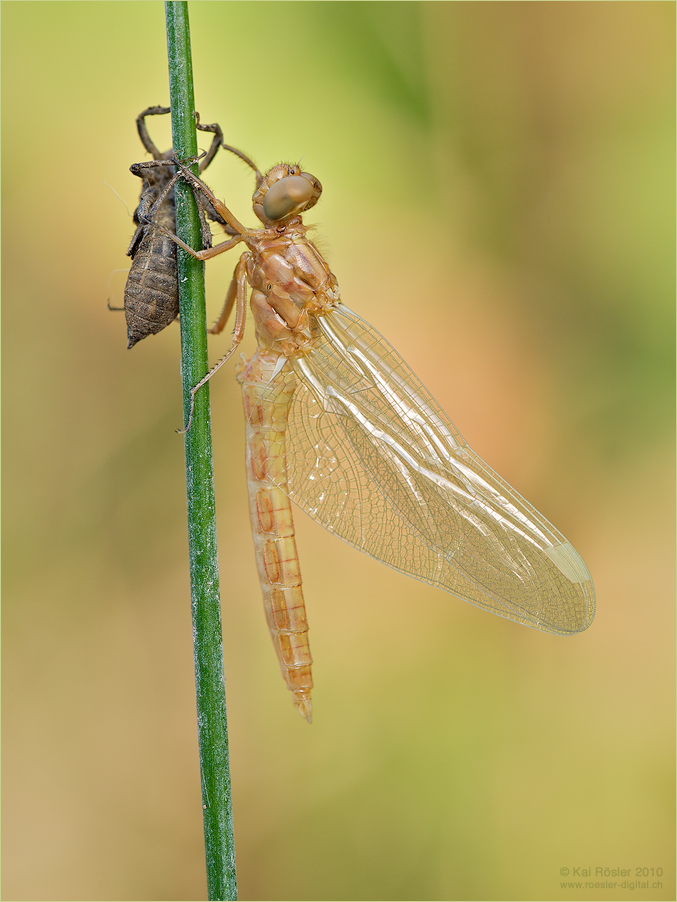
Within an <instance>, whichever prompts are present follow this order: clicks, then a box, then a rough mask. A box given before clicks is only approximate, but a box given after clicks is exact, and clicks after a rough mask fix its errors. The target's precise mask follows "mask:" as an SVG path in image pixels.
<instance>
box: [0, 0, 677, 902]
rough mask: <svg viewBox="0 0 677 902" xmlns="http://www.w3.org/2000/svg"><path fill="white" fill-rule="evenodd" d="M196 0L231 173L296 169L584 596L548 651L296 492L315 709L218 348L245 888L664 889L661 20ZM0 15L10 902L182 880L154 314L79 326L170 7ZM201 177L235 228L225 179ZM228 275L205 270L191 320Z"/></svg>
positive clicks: (172, 475) (670, 874) (171, 439)
mask: <svg viewBox="0 0 677 902" xmlns="http://www.w3.org/2000/svg"><path fill="white" fill-rule="evenodd" d="M190 14H191V26H192V39H193V52H194V68H195V78H196V97H197V106H198V109H199V110H200V112H201V114H202V117H203V121H207V122H211V121H214V120H218V121H219V122H220V123H221V124H222V125H223V127H224V130H225V132H226V135H227V140H229V141H230V142H231V143H233V144H235V145H237V146H240V147H242V148H243V149H245V150H246V151H247V152H248V153H250V154H251V155H252V156H253V157H254V158H255V159H256V160H257V161H258V162H259V165H260V166H262V167H267V166H269V165H272V164H273V163H275V162H278V161H279V160H281V159H285V158H291V159H294V160H296V159H298V158H299V157H303V165H304V166H305V167H306V168H308V169H309V170H310V171H311V172H313V173H315V174H316V175H317V176H318V177H319V178H320V179H321V181H322V183H323V185H324V187H325V194H324V197H323V199H322V201H321V203H320V205H319V206H318V208H317V209H316V210H313V215H312V216H311V217H309V218H310V219H311V220H314V221H316V222H318V223H319V225H320V234H321V236H322V241H323V242H324V243H323V245H322V246H323V248H324V249H325V250H326V253H327V256H328V259H329V260H330V263H331V265H332V268H333V270H334V272H335V273H336V275H337V276H338V279H339V282H340V285H341V289H342V293H343V297H344V299H345V300H346V302H347V303H348V304H349V306H351V307H352V308H353V309H355V310H357V311H359V312H360V313H361V314H362V315H363V316H364V317H365V318H366V319H368V320H369V321H370V322H372V323H373V324H374V325H375V326H376V327H377V328H378V329H379V330H380V331H382V332H383V333H384V334H385V335H386V336H387V337H388V338H389V339H390V340H391V341H392V343H393V344H394V345H395V346H396V347H397V348H398V349H399V350H400V352H401V353H402V354H403V356H404V357H405V359H406V360H407V361H408V362H409V363H410V364H411V365H412V367H413V368H414V370H415V371H416V372H418V373H419V375H420V376H421V377H422V378H423V381H424V382H425V383H426V384H427V385H428V386H429V387H430V389H431V390H432V391H433V394H434V395H435V396H436V397H437V399H438V400H439V401H440V402H441V403H442V405H443V406H444V407H445V409H446V410H447V411H448V412H449V413H450V415H451V417H452V419H453V420H454V422H455V423H456V424H457V426H458V427H459V428H460V430H461V432H462V433H463V435H464V436H465V437H466V438H467V439H468V441H469V442H470V444H471V445H472V446H473V447H474V448H475V449H476V450H477V451H478V452H479V453H480V454H481V455H482V457H484V458H485V459H486V460H487V461H488V462H489V463H490V464H491V466H492V467H494V468H495V469H496V470H497V471H498V472H499V473H500V474H501V475H502V476H504V477H505V478H506V479H507V480H508V481H509V482H510V483H512V484H513V485H514V486H515V487H516V488H517V489H518V490H519V491H520V492H521V493H522V494H523V495H525V496H526V497H527V498H528V499H529V500H530V501H532V502H533V503H534V504H535V505H536V507H538V508H539V509H540V510H542V511H543V512H544V513H545V514H546V516H548V518H549V519H551V520H552V521H553V522H554V523H555V524H556V525H557V526H558V528H560V529H561V530H562V531H563V532H564V533H565V535H566V536H567V537H568V538H570V539H571V541H572V542H573V543H574V544H575V546H576V547H577V548H578V549H579V550H580V551H581V553H582V554H583V556H584V558H585V560H586V562H587V563H588V565H589V567H590V570H591V571H592V573H593V576H594V579H595V584H596V588H597V593H598V613H597V618H596V620H595V622H594V624H593V626H592V627H591V628H590V630H589V631H588V632H587V633H585V634H583V635H580V636H576V637H574V638H572V639H561V638H556V637H551V636H547V635H545V634H541V633H537V632H535V631H532V630H528V629H525V628H524V627H521V626H517V625H514V624H511V623H509V622H507V621H504V620H500V619H499V618H497V617H492V616H489V615H487V614H485V613H483V612H481V611H479V610H477V609H474V608H472V607H470V606H468V605H465V604H463V603H462V602H460V601H457V600H455V599H453V598H452V597H450V596H448V595H446V594H445V593H442V592H439V591H435V590H433V589H431V588H429V587H427V586H425V585H423V584H418V583H416V582H414V581H412V580H409V579H406V578H405V577H403V576H401V575H399V574H396V573H394V572H392V571H390V570H388V569H387V568H385V567H383V566H381V565H379V564H377V563H376V562H374V561H372V560H370V559H368V558H366V557H364V556H363V555H360V554H359V553H358V552H356V551H354V550H353V549H351V548H349V547H347V546H346V545H344V544H343V543H341V542H340V541H338V540H337V539H335V538H333V537H332V536H330V535H329V534H328V533H325V532H324V531H323V530H322V529H320V528H319V527H317V526H316V525H315V524H313V523H312V522H310V521H309V520H308V519H307V518H306V517H305V516H304V515H302V514H299V515H298V518H297V519H298V523H297V528H298V544H299V548H300V554H301V563H302V566H303V571H304V577H305V587H306V599H307V604H308V608H309V617H310V623H311V628H312V629H311V640H312V648H313V653H314V657H315V661H316V664H315V680H316V690H315V692H314V704H315V715H316V717H315V723H314V724H313V725H312V727H308V726H307V724H305V723H304V722H303V721H302V720H301V718H299V716H298V715H297V714H296V713H295V712H294V710H293V708H292V705H291V700H290V698H289V693H288V692H287V691H286V689H285V688H284V685H283V683H282V681H281V679H280V676H279V672H278V668H277V663H276V661H275V659H274V655H273V651H272V648H271V646H270V640H269V637H268V635H267V630H266V627H265V624H264V619H263V615H262V612H261V609H260V608H261V602H260V597H259V589H258V585H257V580H256V569H255V564H254V556H253V551H252V546H251V538H250V535H249V526H248V518H247V503H246V490H245V477H244V466H243V429H242V416H241V410H240V399H239V392H238V387H237V385H236V383H235V381H234V379H233V374H232V368H227V370H228V371H223V372H221V373H220V375H219V377H218V378H217V379H215V380H214V382H213V383H212V404H213V421H214V444H215V452H216V493H217V505H218V525H219V547H220V558H221V574H222V584H223V592H222V594H223V623H224V633H225V637H224V644H225V659H226V663H225V669H226V680H227V693H228V717H229V726H230V735H231V767H232V773H233V798H234V809H235V827H236V841H237V861H238V870H239V878H240V891H241V898H243V899H296V900H302V899H318V900H334V899H362V900H371V899H394V900H399V899H454V900H456V899H473V900H474V899H490V900H494V899H516V900H522V899H525V900H526V899H631V898H632V899H639V898H642V899H673V898H674V892H675V888H674V836H673V797H674V796H673V789H672V783H673V720H674V718H673V635H674V634H673V516H672V508H673V450H672V431H673V403H672V399H673V357H674V354H673V282H674V276H673V273H674V268H673V250H674V228H673V155H674V96H673V95H674V90H673V85H674V51H673V46H674V21H673V19H674V5H673V4H671V3H662V2H638V3H635V2H618V3H617V2H607V3H566V2H565V3H560V2H552V3H550V2H544V3H541V2H534V3H529V2H528V3H510V2H507V3H490V2H486V3H485V2H468V3H445V2H440V3H407V2H403V3H389V2H383V3H354V2H353V3H315V2H304V3H287V2H279V3H267V2H260V3H254V2H252V3H239V2H233V3H229V2H202V3H200V2H195V3H191V4H190ZM2 34H3V47H2V50H3V70H2V86H3V95H2V101H3V158H2V162H3V175H4V178H3V182H2V188H3V201H4V204H3V214H4V215H3V239H4V247H3V250H4V253H3V289H4V291H3V308H4V329H3V339H4V341H3V350H4V356H3V363H4V367H3V375H4V380H3V387H4V414H5V415H4V480H3V486H4V520H3V525H4V540H5V541H4V565H5V574H4V575H5V580H4V589H5V591H4V682H3V689H4V761H3V763H4V784H3V803H4V831H3V840H4V856H3V865H4V872H3V877H4V890H3V897H4V898H5V899H13V900H29V899H30V900H33V899H41V900H58V899H71V900H79V899H96V900H99V899H102V900H103V899H106V900H108V899H170V900H171V899H194V898H204V896H205V881H204V862H203V851H202V824H201V801H200V790H199V776H198V769H197V743H196V726H195V717H194V689H193V674H192V650H191V627H190V603H189V586H188V573H187V560H186V557H187V556H186V527H185V517H184V507H185V498H184V492H185V489H184V484H183V478H184V477H183V449H182V442H181V439H180V438H179V437H178V436H176V435H175V433H174V428H175V427H177V426H179V425H180V423H181V400H180V383H179V372H178V358H177V354H178V348H179V333H178V328H177V327H176V326H172V327H171V328H169V329H167V330H166V331H165V332H164V333H162V334H161V335H160V336H157V337H155V338H151V339H149V340H147V341H144V342H143V343H142V344H140V345H138V346H137V347H135V348H134V349H133V351H127V350H126V340H125V327H124V322H123V317H122V315H121V314H116V313H110V312H108V310H107V309H106V300H107V298H108V297H112V299H113V301H114V302H117V303H119V302H120V299H121V292H122V287H123V284H124V275H123V274H121V273H114V272H113V271H114V270H116V269H119V268H120V267H124V266H126V265H127V262H128V261H127V258H126V257H125V255H124V252H125V250H126V247H127V244H128V242H129V238H130V235H131V233H132V223H131V220H130V216H129V210H132V209H133V207H134V205H135V203H136V200H137V197H138V188H139V183H138V181H137V179H135V178H134V177H132V176H131V175H130V174H129V173H128V171H127V170H128V166H129V165H130V163H132V162H134V161H137V160H140V159H143V158H144V155H143V153H142V151H141V148H140V145H139V142H138V138H137V136H136V133H135V128H134V118H135V116H136V115H137V113H138V112H139V111H140V110H142V109H143V108H144V107H145V106H147V105H150V104H164V103H166V102H167V101H168V90H167V73H166V52H165V38H164V13H163V5H162V4H161V3H159V2H152V3H145V2H142V3H125V2H101V3H84V2H82V3H61V2H53V3H51V2H50V3H41V2H35V3H31V2H6V3H3V5H2ZM152 128H153V134H154V135H155V136H157V140H158V143H159V144H161V145H162V146H163V147H164V146H168V144H169V138H168V129H167V128H166V126H164V125H161V124H159V123H157V124H156V123H152ZM202 143H203V144H204V141H203V142H202ZM209 180H210V183H211V184H212V185H213V186H214V188H215V190H216V191H217V193H218V194H220V195H221V196H224V197H226V198H227V199H228V200H229V201H230V202H231V204H232V207H233V208H234V211H235V212H236V214H237V215H238V216H240V217H241V218H244V219H245V221H246V222H249V221H250V220H251V215H249V217H248V214H247V210H248V197H249V195H250V192H251V189H252V180H251V177H250V175H249V174H248V173H247V171H246V169H245V168H244V167H243V166H242V164H241V163H238V162H237V161H236V160H234V159H228V158H226V157H225V155H224V156H223V157H222V158H220V159H217V161H216V162H215V163H214V165H213V167H212V168H211V169H210V170H209ZM116 195H119V197H118V196H116ZM120 198H122V199H124V202H125V203H126V205H127V207H128V209H125V204H124V203H123V202H122V201H121V199H120ZM233 264H234V260H233V259H227V258H220V259H219V260H217V261H214V262H213V263H212V264H211V265H210V267H209V273H208V289H209V297H208V304H209V306H210V310H209V315H210V317H214V316H216V313H217V310H218V308H219V305H220V303H221V300H222V298H223V295H224V293H225V288H226V283H227V281H228V279H229V277H230V273H231V272H232V268H233ZM111 273H113V275H112V277H111ZM109 279H110V283H109ZM225 346H226V339H224V338H221V339H216V340H214V341H213V345H212V356H213V357H214V358H215V357H216V356H217V355H219V354H220V353H221V352H222V350H223V349H224V348H225ZM576 867H579V868H581V867H582V868H588V867H590V868H592V869H593V870H592V876H593V879H595V868H597V867H601V868H605V867H609V868H614V867H623V868H630V869H631V875H632V876H631V879H633V880H634V879H635V868H637V867H644V868H663V875H662V877H661V878H655V877H654V878H645V879H660V880H661V882H662V887H660V888H651V889H635V890H629V889H621V888H617V889H608V890H603V889H595V888H589V889H586V890H572V889H566V888H563V887H562V886H561V884H560V881H562V880H563V879H566V878H563V877H562V876H561V875H560V870H561V869H562V868H569V869H570V870H571V872H572V873H571V874H570V875H569V879H571V878H572V877H573V869H574V868H576ZM575 879H584V878H575ZM597 879H598V880H599V879H600V878H599V877H597Z"/></svg>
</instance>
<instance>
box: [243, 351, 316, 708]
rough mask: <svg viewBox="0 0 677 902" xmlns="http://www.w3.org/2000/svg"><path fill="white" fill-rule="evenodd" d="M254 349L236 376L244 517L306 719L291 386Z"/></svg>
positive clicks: (306, 659)
mask: <svg viewBox="0 0 677 902" xmlns="http://www.w3.org/2000/svg"><path fill="white" fill-rule="evenodd" d="M281 359H283V358H281V356H280V354H278V353H276V352H273V351H266V350H262V349H259V350H258V351H257V352H256V353H255V354H254V356H253V357H252V359H251V360H250V361H249V363H247V364H246V366H245V367H244V369H243V370H242V371H241V372H240V373H239V374H238V381H239V382H241V383H242V394H243V401H244V410H245V428H246V437H247V485H248V489H249V513H250V517H251V523H252V534H253V536H254V545H255V548H256V563H257V567H258V570H259V579H260V581H261V590H262V593H263V605H264V608H265V612H266V619H267V621H268V627H269V629H270V634H271V636H272V639H273V644H274V646H275V651H276V653H277V657H278V660H279V662H280V667H281V669H282V675H283V677H284V679H285V682H286V683H287V687H288V688H289V689H290V690H291V692H292V693H293V696H294V704H295V705H296V707H297V708H298V709H299V711H300V712H301V714H302V715H303V716H304V717H305V718H306V720H308V721H310V720H311V703H310V690H311V689H312V687H313V678H312V674H311V664H312V658H311V656H310V646H309V644H308V621H307V619H306V609H305V604H304V601H303V591H302V589H301V571H300V568H299V560H298V554H297V551H296V540H295V538H294V521H293V519H292V510H291V502H290V500H289V498H288V496H287V494H286V489H287V462H286V455H285V442H286V429H287V417H288V414H289V407H290V405H291V400H292V396H293V393H294V389H295V387H296V377H295V375H294V373H293V371H292V369H291V367H290V365H289V363H288V362H285V363H284V366H283V367H282V369H281V370H280V371H279V372H278V373H276V372H275V370H276V367H277V366H278V365H279V364H278V361H280V360H281Z"/></svg>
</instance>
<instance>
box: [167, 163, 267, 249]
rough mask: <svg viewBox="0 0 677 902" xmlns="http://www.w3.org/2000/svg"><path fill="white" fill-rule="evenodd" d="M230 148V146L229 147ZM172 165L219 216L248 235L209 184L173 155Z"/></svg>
mask: <svg viewBox="0 0 677 902" xmlns="http://www.w3.org/2000/svg"><path fill="white" fill-rule="evenodd" d="M229 149H230V148H229ZM173 162H174V165H175V166H177V168H178V169H179V170H180V171H181V174H182V175H183V177H184V179H185V180H186V181H187V182H188V184H189V185H191V186H192V187H193V188H194V189H195V190H197V191H200V192H201V193H202V194H203V195H204V196H205V197H206V198H207V200H208V201H209V203H210V204H211V205H212V206H213V207H214V209H215V210H216V212H217V213H218V214H219V216H222V217H223V218H224V219H225V220H226V222H227V223H228V225H230V226H232V227H233V228H234V229H235V231H236V232H237V233H238V234H240V235H249V234H250V233H251V232H252V230H251V229H248V228H247V227H246V226H243V225H242V223H241V222H240V221H239V220H238V219H236V218H235V216H233V214H232V213H231V212H230V210H229V209H228V207H227V206H226V205H225V204H224V203H223V201H221V200H219V199H218V197H217V196H216V195H215V194H214V192H213V191H212V189H211V188H210V187H209V185H206V184H205V183H204V182H203V181H202V179H199V178H198V177H197V176H196V175H193V173H192V172H191V171H190V169H188V168H187V167H186V166H184V164H183V163H182V162H181V160H178V159H177V158H176V157H174V160H173Z"/></svg>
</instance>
